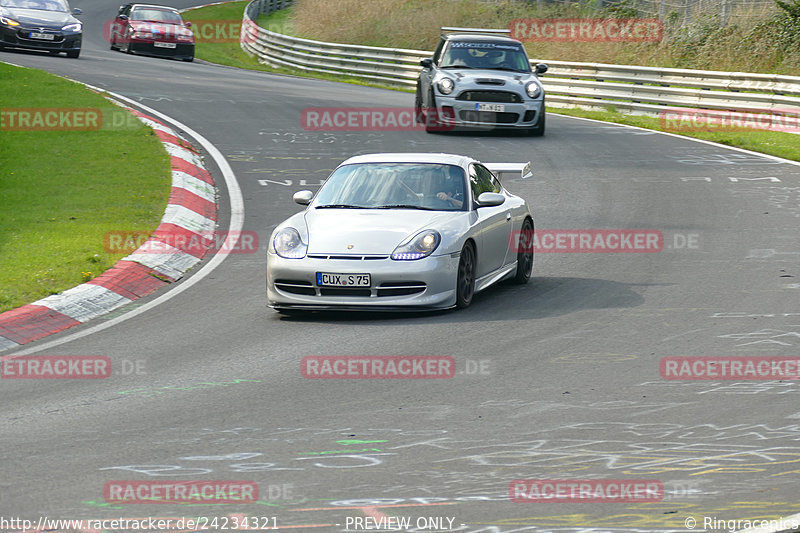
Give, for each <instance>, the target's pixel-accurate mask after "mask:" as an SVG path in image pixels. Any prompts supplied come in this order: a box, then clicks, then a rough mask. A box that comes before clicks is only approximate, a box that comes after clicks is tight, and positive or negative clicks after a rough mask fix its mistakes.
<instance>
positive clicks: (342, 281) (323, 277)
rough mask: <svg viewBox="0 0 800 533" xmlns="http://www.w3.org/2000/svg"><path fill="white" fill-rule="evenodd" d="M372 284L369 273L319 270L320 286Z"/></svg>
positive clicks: (364, 285)
mask: <svg viewBox="0 0 800 533" xmlns="http://www.w3.org/2000/svg"><path fill="white" fill-rule="evenodd" d="M371 284H372V282H371V280H370V276H369V274H333V273H331V272H317V285H319V286H320V287H369V286H370V285H371Z"/></svg>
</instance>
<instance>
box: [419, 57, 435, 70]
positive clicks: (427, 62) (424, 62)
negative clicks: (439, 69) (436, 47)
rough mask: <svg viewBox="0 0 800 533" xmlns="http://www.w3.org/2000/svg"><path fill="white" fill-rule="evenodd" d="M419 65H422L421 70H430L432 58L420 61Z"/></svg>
mask: <svg viewBox="0 0 800 533" xmlns="http://www.w3.org/2000/svg"><path fill="white" fill-rule="evenodd" d="M419 64H420V65H422V67H423V68H431V67H432V66H433V58H431V57H426V58H425V59H422V60H420V62H419Z"/></svg>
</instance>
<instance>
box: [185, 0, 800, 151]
mask: <svg viewBox="0 0 800 533" xmlns="http://www.w3.org/2000/svg"><path fill="white" fill-rule="evenodd" d="M247 4H248V2H247V1H242V2H231V3H228V4H222V5H217V6H209V7H202V8H198V9H193V10H191V11H188V12H186V13H185V14H184V16H185V18H186V19H187V20H191V21H193V22H194V21H197V20H208V19H217V20H219V19H229V20H241V18H242V14H243V13H244V8H245V6H247ZM257 23H258V25H259V26H261V27H262V28H266V29H269V30H271V31H275V32H278V33H283V34H285V35H293V36H296V37H304V38H313V36H308V35H298V34H297V31H296V29H295V26H294V24H293V22H292V9H291V8H289V9H284V10H281V11H277V12H275V13H271V14H269V15H261V16H259V18H258V20H257ZM196 55H197V57H199V58H200V59H205V60H206V61H211V62H213V63H219V64H222V65H228V66H233V67H239V68H250V69H254V70H263V71H268V72H277V73H282V74H291V75H297V76H303V77H309V78H317V79H325V80H333V81H340V82H347V83H356V84H359V85H368V86H378V87H381V85H378V84H375V83H370V82H366V81H364V80H360V79H358V78H349V77H347V76H336V75H332V74H321V73H314V72H304V71H300V70H292V69H273V68H270V67H268V66H266V65H261V64H259V63H258V61H257V60H256V59H255V58H253V57H250V56H248V55H247V54H245V53H244V52H243V51H242V49H241V47H240V46H239V43H230V44H229V43H208V44H203V43H199V44H198V45H197V52H196ZM389 88H393V89H395V90H406V91H407V92H413V89H397V88H396V87H389ZM409 105H410V104H409ZM550 110H551V111H552V112H554V113H561V114H563V115H571V116H576V117H584V118H593V119H595V120H602V121H606V122H616V123H618V124H629V125H631V126H639V127H642V128H648V129H653V130H658V131H664V130H663V129H662V128H661V124H660V122H659V119H658V118H655V117H646V116H638V115H626V114H623V113H619V112H616V111H613V110H611V111H586V110H581V109H568V108H560V107H559V108H552V109H550ZM678 133H679V134H680V135H685V136H687V137H694V138H697V139H705V140H708V141H714V142H718V143H721V144H726V145H729V146H735V147H737V148H745V149H747V150H753V151H755V152H762V153H765V154H770V155H775V156H779V157H784V158H786V159H792V160H795V161H800V137H798V136H797V135H794V134H791V133H780V132H769V131H744V132H678Z"/></svg>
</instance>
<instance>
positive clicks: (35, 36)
mask: <svg viewBox="0 0 800 533" xmlns="http://www.w3.org/2000/svg"><path fill="white" fill-rule="evenodd" d="M28 37H30V38H31V39H44V40H45V41H54V40H55V39H56V36H55V35H53V34H52V33H31V34H30V35H28Z"/></svg>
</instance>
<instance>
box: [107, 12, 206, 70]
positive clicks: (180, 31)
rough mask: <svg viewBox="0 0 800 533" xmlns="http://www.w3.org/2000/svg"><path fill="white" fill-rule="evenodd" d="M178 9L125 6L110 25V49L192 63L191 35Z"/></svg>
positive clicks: (192, 36) (188, 24)
mask: <svg viewBox="0 0 800 533" xmlns="http://www.w3.org/2000/svg"><path fill="white" fill-rule="evenodd" d="M190 26H191V23H190V22H184V21H183V18H182V17H181V14H180V13H179V12H178V10H177V9H173V8H171V7H166V6H155V5H148V4H125V5H123V6H121V7H120V9H119V13H117V17H116V18H115V19H114V21H113V22H112V23H111V29H110V32H109V41H110V42H111V49H112V50H122V51H123V52H127V53H129V54H144V55H151V56H161V57H172V58H175V59H182V60H184V61H192V60H194V34H193V33H192V30H190V29H189V27H190Z"/></svg>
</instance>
